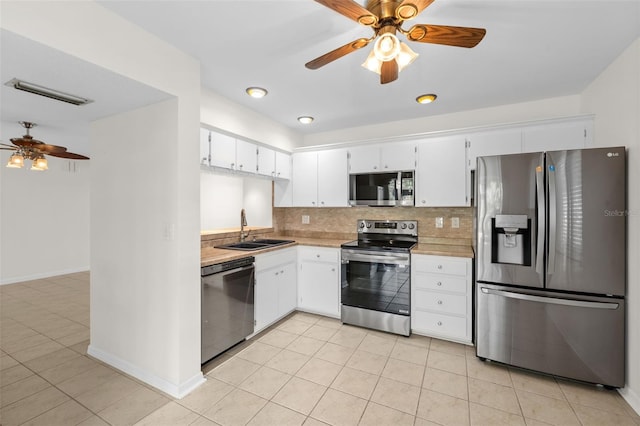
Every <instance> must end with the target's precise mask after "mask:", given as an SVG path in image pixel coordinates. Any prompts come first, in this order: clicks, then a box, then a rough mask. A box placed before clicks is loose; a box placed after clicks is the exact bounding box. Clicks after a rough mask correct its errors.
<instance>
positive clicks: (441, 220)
mask: <svg viewBox="0 0 640 426" xmlns="http://www.w3.org/2000/svg"><path fill="white" fill-rule="evenodd" d="M443 226H444V218H443V217H436V228H442V227H443Z"/></svg>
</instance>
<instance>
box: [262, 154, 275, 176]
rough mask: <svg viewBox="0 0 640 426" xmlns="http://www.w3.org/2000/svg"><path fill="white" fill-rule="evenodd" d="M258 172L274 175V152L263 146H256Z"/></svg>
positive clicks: (264, 174)
mask: <svg viewBox="0 0 640 426" xmlns="http://www.w3.org/2000/svg"><path fill="white" fill-rule="evenodd" d="M258 174H259V175H263V176H271V177H274V176H275V174H276V152H275V151H274V150H273V149H269V148H266V147H264V146H259V147H258Z"/></svg>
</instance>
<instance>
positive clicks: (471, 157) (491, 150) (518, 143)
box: [466, 127, 522, 170]
mask: <svg viewBox="0 0 640 426" xmlns="http://www.w3.org/2000/svg"><path fill="white" fill-rule="evenodd" d="M466 139H467V143H468V146H469V152H468V167H469V170H475V169H476V160H477V158H478V157H484V156H487V155H504V154H517V153H520V152H522V129H521V128H520V127H517V128H509V129H499V130H488V131H483V132H476V133H471V134H468V135H467V136H466Z"/></svg>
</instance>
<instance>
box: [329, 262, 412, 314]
mask: <svg viewBox="0 0 640 426" xmlns="http://www.w3.org/2000/svg"><path fill="white" fill-rule="evenodd" d="M410 259H411V257H410V254H409V253H408V252H407V253H397V252H380V251H365V250H350V249H342V271H341V287H342V290H341V291H342V294H341V296H342V305H344V306H352V307H355V308H362V309H368V310H374V311H379V312H387V313H392V314H396V315H404V316H409V313H410V312H411V310H410V307H411V306H410V295H411V290H410V283H411V267H410Z"/></svg>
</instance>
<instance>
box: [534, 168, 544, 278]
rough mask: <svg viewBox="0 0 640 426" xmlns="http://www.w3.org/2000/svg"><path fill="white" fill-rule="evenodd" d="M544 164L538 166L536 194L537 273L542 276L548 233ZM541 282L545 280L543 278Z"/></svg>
mask: <svg viewBox="0 0 640 426" xmlns="http://www.w3.org/2000/svg"><path fill="white" fill-rule="evenodd" d="M543 173H544V172H543V170H542V166H538V167H536V195H537V198H538V212H537V216H538V217H537V220H538V237H537V250H536V273H537V274H538V275H540V277H542V278H544V277H543V276H542V273H543V268H544V265H543V263H542V261H543V259H544V256H543V255H544V240H545V235H546V215H545V211H546V205H545V203H546V201H545V196H544V174H543ZM541 282H544V281H542V280H541Z"/></svg>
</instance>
